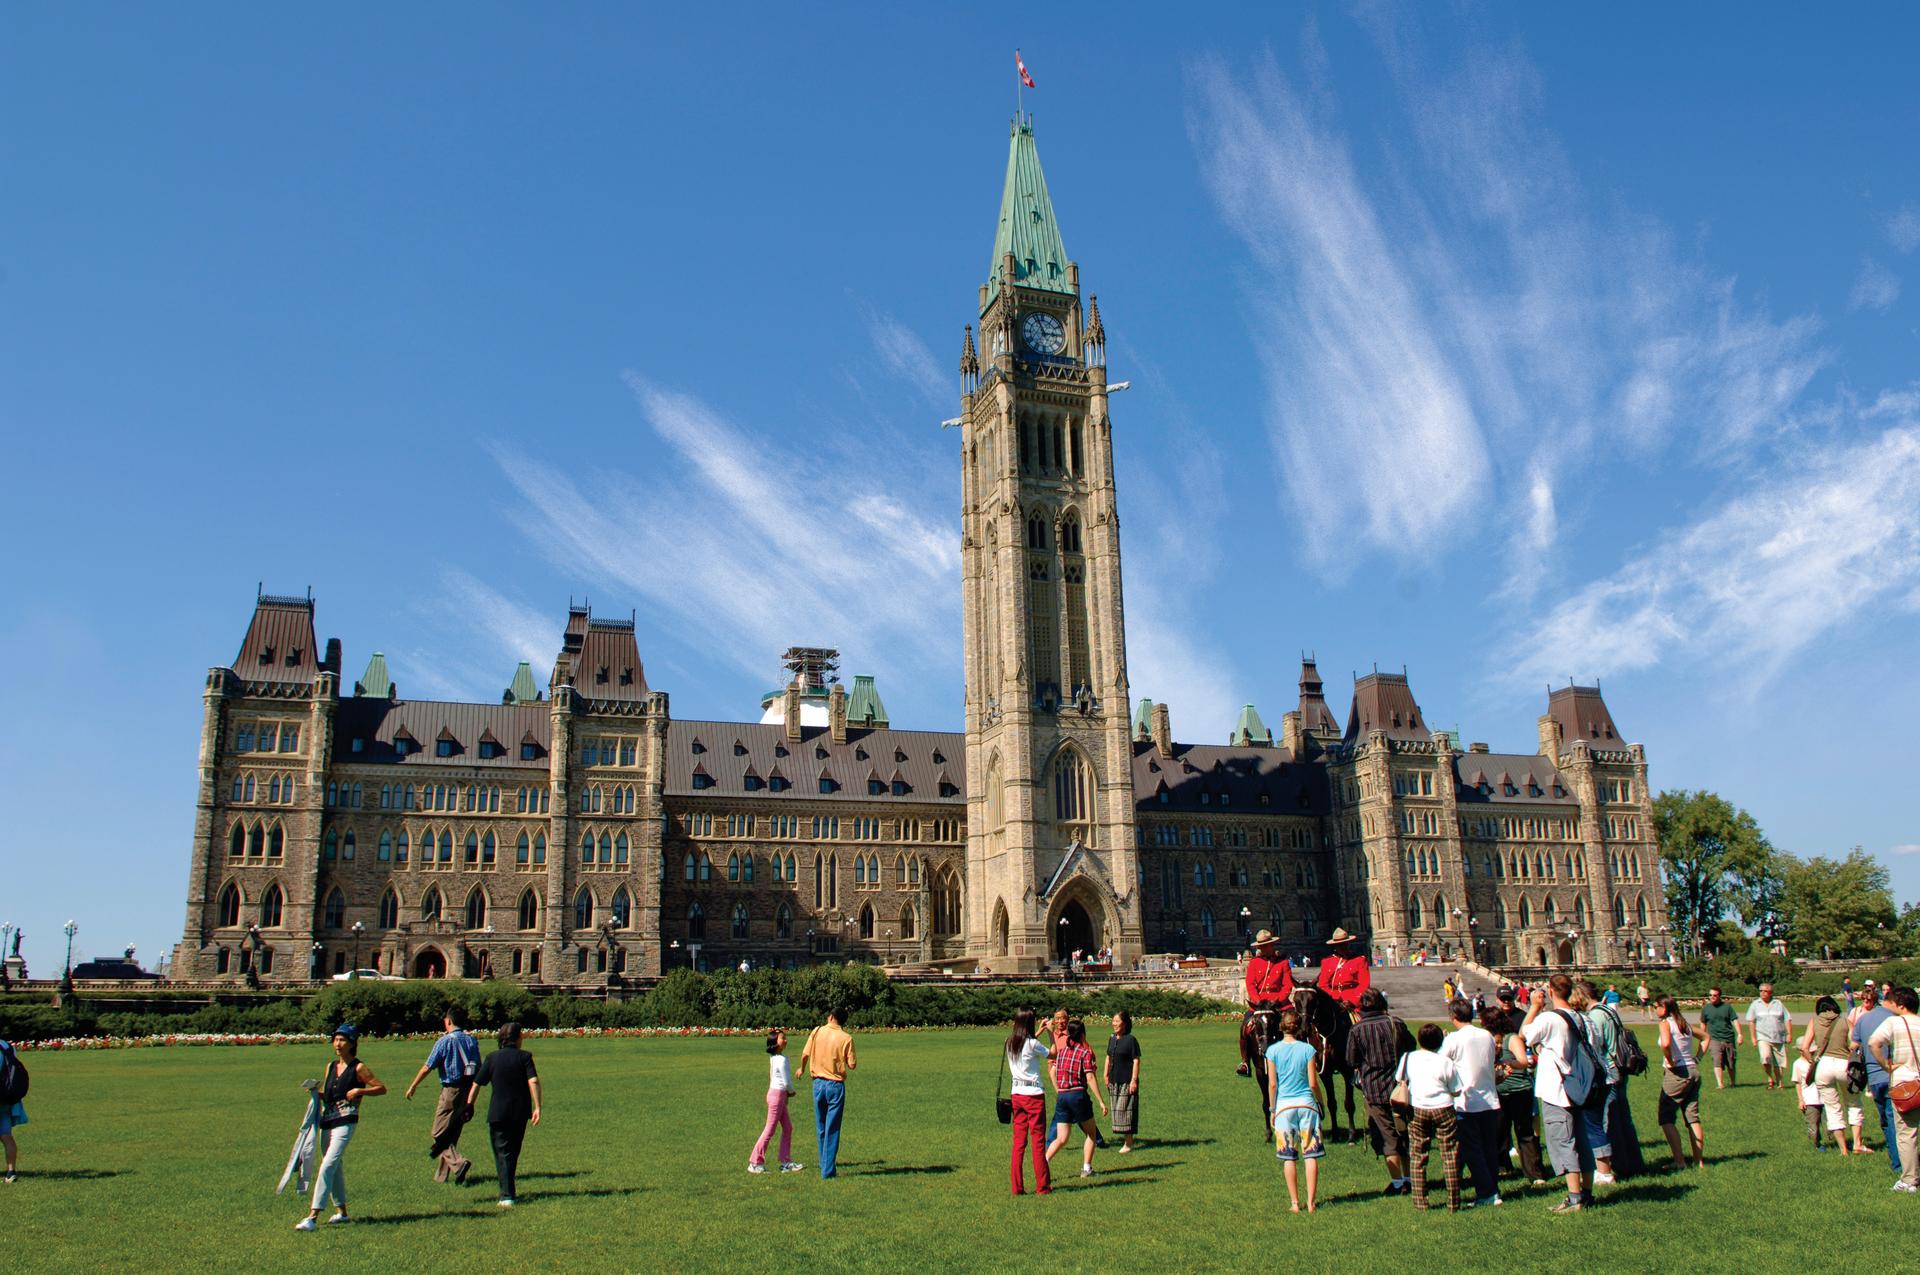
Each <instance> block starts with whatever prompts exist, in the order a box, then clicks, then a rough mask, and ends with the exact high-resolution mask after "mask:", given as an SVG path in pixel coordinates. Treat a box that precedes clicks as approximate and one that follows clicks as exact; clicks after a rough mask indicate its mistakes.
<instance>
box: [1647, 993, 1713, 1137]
mask: <svg viewBox="0 0 1920 1275" xmlns="http://www.w3.org/2000/svg"><path fill="white" fill-rule="evenodd" d="M1653 1012H1654V1015H1655V1016H1656V1017H1657V1018H1658V1019H1659V1021H1660V1132H1662V1133H1664V1134H1666V1135H1667V1147H1668V1148H1669V1149H1670V1150H1671V1151H1672V1152H1673V1164H1674V1167H1675V1168H1677V1169H1684V1168H1686V1167H1687V1157H1686V1153H1685V1152H1683V1151H1681V1149H1680V1131H1679V1129H1677V1128H1675V1127H1674V1122H1675V1120H1676V1119H1677V1118H1681V1117H1684V1118H1685V1120H1686V1122H1687V1136H1688V1137H1689V1138H1691V1139H1692V1140H1693V1165H1694V1167H1695V1168H1697V1169H1704V1168H1706V1167H1707V1135H1706V1131H1705V1130H1703V1129H1702V1128H1701V1127H1700V1066H1699V1063H1698V1062H1696V1061H1695V1055H1694V1051H1693V1042H1694V1041H1695V1040H1696V1039H1697V1040H1699V1041H1700V1043H1701V1044H1703V1045H1704V1044H1705V1043H1706V1041H1707V1029H1706V1028H1704V1027H1701V1026H1699V1025H1698V1024H1694V1025H1693V1026H1688V1024H1687V1018H1686V1015H1684V1014H1682V1013H1681V1012H1680V1003H1679V1002H1678V1001H1676V1000H1674V999H1673V997H1671V996H1662V997H1661V998H1660V999H1658V1000H1656V1001H1655V1002H1654V1003H1653Z"/></svg>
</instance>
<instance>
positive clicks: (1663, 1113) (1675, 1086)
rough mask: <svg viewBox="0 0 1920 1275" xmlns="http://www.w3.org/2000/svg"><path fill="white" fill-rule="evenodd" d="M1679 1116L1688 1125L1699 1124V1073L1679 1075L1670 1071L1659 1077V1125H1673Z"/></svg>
mask: <svg viewBox="0 0 1920 1275" xmlns="http://www.w3.org/2000/svg"><path fill="white" fill-rule="evenodd" d="M1675 1116H1679V1117H1680V1118H1681V1119H1683V1120H1685V1121H1686V1122H1687V1123H1688V1124H1699V1123H1700V1073H1699V1072H1697V1071H1696V1072H1690V1073H1688V1074H1687V1075H1684V1076H1683V1075H1681V1074H1679V1073H1678V1072H1673V1071H1670V1072H1668V1073H1666V1074H1665V1075H1664V1076H1662V1077H1660V1123H1661V1124H1663V1125H1669V1124H1672V1123H1674V1117H1675Z"/></svg>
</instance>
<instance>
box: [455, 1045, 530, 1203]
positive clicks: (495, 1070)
mask: <svg viewBox="0 0 1920 1275" xmlns="http://www.w3.org/2000/svg"><path fill="white" fill-rule="evenodd" d="M499 1040H500V1048H498V1049H496V1050H494V1051H493V1052H492V1053H490V1054H488V1055H487V1056H486V1059H485V1060H484V1061H483V1062H481V1064H480V1071H479V1073H478V1074H477V1075H475V1076H474V1078H473V1083H472V1084H471V1085H469V1086H468V1088H467V1107H468V1109H469V1110H471V1109H472V1108H473V1104H474V1101H475V1099H476V1098H478V1096H479V1094H480V1086H481V1085H492V1086H493V1096H492V1097H491V1098H490V1099H489V1100H488V1102H487V1130H488V1132H489V1133H491V1134H492V1136H493V1168H494V1173H495V1175H496V1176H497V1177H498V1178H499V1179H500V1207H501V1208H503V1209H510V1208H512V1207H513V1192H514V1181H513V1179H514V1174H515V1173H516V1172H517V1171H518V1169H519V1166H520V1140H521V1139H522V1138H524V1137H526V1135H527V1125H528V1124H539V1123H540V1077H539V1076H538V1075H537V1074H535V1072H534V1070H533V1055H532V1054H530V1053H528V1052H527V1051H526V1050H524V1049H522V1048H520V1024H519V1023H508V1024H507V1025H506V1026H504V1027H502V1028H501V1029H500V1035H499Z"/></svg>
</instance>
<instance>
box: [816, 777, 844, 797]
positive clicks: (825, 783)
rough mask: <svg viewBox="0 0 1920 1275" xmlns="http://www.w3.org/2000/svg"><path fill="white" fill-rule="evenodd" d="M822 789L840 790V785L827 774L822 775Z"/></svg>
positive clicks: (828, 790)
mask: <svg viewBox="0 0 1920 1275" xmlns="http://www.w3.org/2000/svg"><path fill="white" fill-rule="evenodd" d="M820 791H821V792H822V793H834V792H838V791H840V785H839V784H836V783H834V782H833V780H832V779H830V778H828V777H827V776H826V775H822V776H820Z"/></svg>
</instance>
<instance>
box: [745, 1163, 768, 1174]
mask: <svg viewBox="0 0 1920 1275" xmlns="http://www.w3.org/2000/svg"><path fill="white" fill-rule="evenodd" d="M766 1171H767V1166H766V1165H764V1164H750V1165H748V1166H747V1172H748V1173H765V1172H766Z"/></svg>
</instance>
